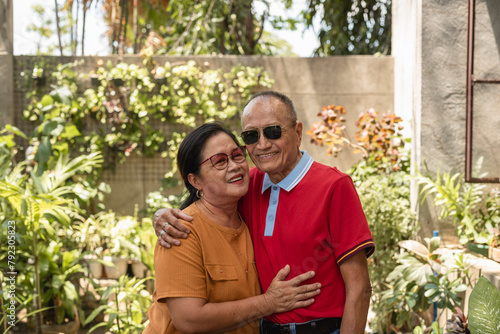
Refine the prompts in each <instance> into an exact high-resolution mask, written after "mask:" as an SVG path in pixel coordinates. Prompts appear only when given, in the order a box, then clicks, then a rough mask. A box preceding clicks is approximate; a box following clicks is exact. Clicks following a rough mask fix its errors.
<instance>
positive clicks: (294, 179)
mask: <svg viewBox="0 0 500 334" xmlns="http://www.w3.org/2000/svg"><path fill="white" fill-rule="evenodd" d="M300 152H302V158H300V161H299V163H298V164H297V165H296V166H295V167H294V168H293V169H292V171H291V172H290V174H288V175H287V176H286V177H285V178H284V179H283V180H281V181H280V182H279V183H278V184H274V183H273V182H272V181H271V179H270V178H269V175H268V174H267V173H266V175H264V182H263V183H262V193H264V192H265V191H266V190H267V189H269V188H270V187H272V186H274V185H277V186H278V187H280V188H282V189H283V190H285V191H290V190H292V189H293V188H295V186H296V185H297V184H298V183H299V182H300V180H302V179H303V178H304V176H305V175H306V174H307V171H308V170H309V168H311V165H312V163H313V162H314V159H313V158H312V157H311V156H310V155H309V153H307V152H306V151H300Z"/></svg>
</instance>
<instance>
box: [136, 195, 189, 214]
mask: <svg viewBox="0 0 500 334" xmlns="http://www.w3.org/2000/svg"><path fill="white" fill-rule="evenodd" d="M185 197H186V194H181V195H178V196H177V195H169V196H167V197H165V196H163V195H162V194H161V192H160V191H153V192H150V193H149V194H147V196H146V209H145V215H146V217H152V216H153V214H154V213H155V212H156V211H157V210H158V209H161V208H178V207H180V205H181V203H182V202H183V201H184V199H185Z"/></svg>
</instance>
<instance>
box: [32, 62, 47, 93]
mask: <svg viewBox="0 0 500 334" xmlns="http://www.w3.org/2000/svg"><path fill="white" fill-rule="evenodd" d="M31 78H32V79H33V85H34V86H35V89H36V88H39V87H42V86H44V85H45V76H44V75H43V67H41V66H39V65H35V67H33V72H32V74H31Z"/></svg>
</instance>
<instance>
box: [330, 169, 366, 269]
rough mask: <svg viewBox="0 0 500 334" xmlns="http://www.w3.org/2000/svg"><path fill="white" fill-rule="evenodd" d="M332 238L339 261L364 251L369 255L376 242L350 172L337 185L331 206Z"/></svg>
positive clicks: (333, 192)
mask: <svg viewBox="0 0 500 334" xmlns="http://www.w3.org/2000/svg"><path fill="white" fill-rule="evenodd" d="M328 216H329V220H330V221H329V224H330V237H331V238H332V246H333V252H334V254H335V257H336V261H337V264H338V265H340V264H342V263H343V262H344V261H345V260H347V259H348V258H350V257H351V256H353V255H354V254H356V253H357V252H359V251H361V250H365V252H366V256H367V257H369V256H370V255H371V254H372V253H373V251H374V250H375V244H374V242H373V238H372V235H371V232H370V228H369V227H368V222H367V220H366V216H365V213H364V212H363V208H362V206H361V201H360V200H359V196H358V193H357V192H356V189H355V187H354V183H353V182H352V180H351V178H350V177H349V176H348V175H345V176H343V177H341V178H340V179H339V180H338V181H337V182H336V183H335V185H334V188H333V191H332V194H331V202H330V205H329V213H328Z"/></svg>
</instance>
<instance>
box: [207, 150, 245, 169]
mask: <svg viewBox="0 0 500 334" xmlns="http://www.w3.org/2000/svg"><path fill="white" fill-rule="evenodd" d="M246 154H247V150H246V147H245V146H238V147H236V148H235V149H234V150H233V152H231V160H233V161H234V162H236V163H237V164H241V163H242V162H243V161H245V160H246ZM208 160H210V162H211V163H212V166H214V168H215V169H218V170H223V169H226V168H227V166H229V156H228V155H227V154H226V153H217V154H214V155H212V156H211V157H210V158H208V159H206V160H203V162H202V163H200V166H201V165H203V164H204V163H205V162H207V161H208Z"/></svg>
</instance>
